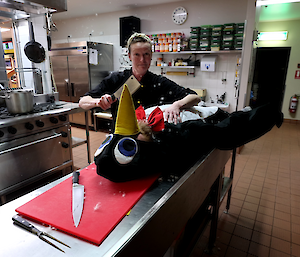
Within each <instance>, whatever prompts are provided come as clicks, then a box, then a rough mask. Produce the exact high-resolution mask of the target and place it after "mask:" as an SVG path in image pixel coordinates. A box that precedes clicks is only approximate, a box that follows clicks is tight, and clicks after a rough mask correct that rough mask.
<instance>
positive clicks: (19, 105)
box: [0, 90, 34, 114]
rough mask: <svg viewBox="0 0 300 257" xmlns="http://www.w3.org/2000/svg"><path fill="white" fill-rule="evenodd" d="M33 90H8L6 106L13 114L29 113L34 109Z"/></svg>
mask: <svg viewBox="0 0 300 257" xmlns="http://www.w3.org/2000/svg"><path fill="white" fill-rule="evenodd" d="M33 97H34V96H33V91H32V90H12V91H7V92H6V94H5V96H0V98H5V103H6V107H7V110H8V112H9V113H11V114H22V113H28V112H31V111H32V110H33V105H34V103H33Z"/></svg>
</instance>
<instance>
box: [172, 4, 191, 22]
mask: <svg viewBox="0 0 300 257" xmlns="http://www.w3.org/2000/svg"><path fill="white" fill-rule="evenodd" d="M187 16H188V13H187V11H186V9H185V8H184V7H177V8H175V9H174V11H173V14H172V19H173V22H174V23H175V24H178V25H181V24H183V23H184V22H185V21H186V19H187Z"/></svg>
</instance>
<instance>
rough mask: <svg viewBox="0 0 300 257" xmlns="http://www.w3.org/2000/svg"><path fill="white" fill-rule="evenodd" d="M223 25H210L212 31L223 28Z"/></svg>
mask: <svg viewBox="0 0 300 257" xmlns="http://www.w3.org/2000/svg"><path fill="white" fill-rule="evenodd" d="M223 27H224V26H223V25H212V31H218V30H223Z"/></svg>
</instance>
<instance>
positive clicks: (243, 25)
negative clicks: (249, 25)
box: [236, 23, 245, 29]
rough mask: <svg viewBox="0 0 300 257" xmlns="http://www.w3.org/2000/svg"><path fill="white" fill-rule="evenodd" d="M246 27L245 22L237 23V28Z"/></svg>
mask: <svg viewBox="0 0 300 257" xmlns="http://www.w3.org/2000/svg"><path fill="white" fill-rule="evenodd" d="M244 28H245V23H237V24H236V29H244Z"/></svg>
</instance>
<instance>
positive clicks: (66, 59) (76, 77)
mask: <svg viewBox="0 0 300 257" xmlns="http://www.w3.org/2000/svg"><path fill="white" fill-rule="evenodd" d="M49 55H50V59H51V65H52V70H53V78H54V83H55V85H56V88H57V91H58V92H59V100H61V101H66V102H75V103H78V101H79V100H80V97H82V96H83V95H84V94H85V93H86V92H88V91H89V90H91V89H93V88H95V87H96V86H97V85H98V84H99V83H100V82H101V81H102V79H103V78H105V77H106V76H108V75H109V73H110V72H111V71H113V46H112V45H110V44H103V43H96V42H89V41H82V42H73V43H63V44H54V45H53V46H52V48H51V51H50V52H49ZM77 116H78V117H77ZM70 121H71V122H73V123H78V124H85V119H84V115H80V114H73V115H72V116H71V117H70ZM92 123H93V119H92V114H90V115H89V125H90V126H92Z"/></svg>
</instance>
